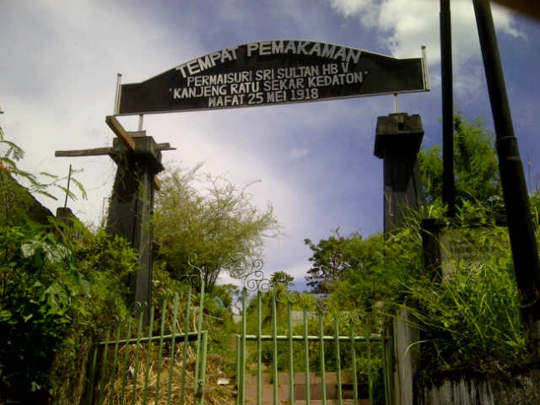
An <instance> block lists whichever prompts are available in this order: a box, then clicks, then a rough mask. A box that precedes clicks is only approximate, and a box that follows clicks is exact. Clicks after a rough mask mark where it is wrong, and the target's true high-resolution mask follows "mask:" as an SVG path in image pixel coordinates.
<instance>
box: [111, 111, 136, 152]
mask: <svg viewBox="0 0 540 405" xmlns="http://www.w3.org/2000/svg"><path fill="white" fill-rule="evenodd" d="M105 122H106V123H107V125H108V126H109V128H111V129H112V131H113V132H114V134H115V135H116V136H117V137H118V139H120V142H122V143H123V144H124V146H125V147H126V148H128V149H129V150H131V151H133V152H134V151H135V141H134V140H133V138H132V137H131V135H129V134H128V133H127V131H126V130H125V129H124V127H123V126H122V125H121V124H120V123H119V122H118V120H117V119H116V117H113V116H112V115H107V117H106V118H105Z"/></svg>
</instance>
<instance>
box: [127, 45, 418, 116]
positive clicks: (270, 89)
mask: <svg viewBox="0 0 540 405" xmlns="http://www.w3.org/2000/svg"><path fill="white" fill-rule="evenodd" d="M424 64H425V61H424V60H423V59H422V58H412V59H396V58H392V57H389V56H384V55H379V54H375V53H371V52H366V51H363V50H359V49H354V48H348V47H345V46H339V45H333V44H328V43H322V42H312V41H298V40H275V41H264V42H252V43H249V44H244V45H239V46H235V47H233V48H227V49H223V50H220V51H216V52H213V53H210V54H208V55H205V56H202V57H200V58H197V59H193V60H192V61H189V62H187V63H184V64H182V65H180V66H177V67H175V68H173V69H171V70H168V71H166V72H164V73H162V74H160V75H158V76H155V77H153V78H151V79H148V80H146V81H144V82H142V83H132V84H123V85H121V86H120V102H119V105H118V111H117V114H118V115H129V114H147V113H157V112H173V111H193V110H206V109H217V108H236V107H251V106H263V105H271V104H283V103H298V102H305V101H317V100H328V99H335V98H346V97H360V96H368V95H377V94H394V93H405V92H416V91H426V90H428V89H427V88H426V81H427V79H426V73H425V72H426V70H425V65H424Z"/></svg>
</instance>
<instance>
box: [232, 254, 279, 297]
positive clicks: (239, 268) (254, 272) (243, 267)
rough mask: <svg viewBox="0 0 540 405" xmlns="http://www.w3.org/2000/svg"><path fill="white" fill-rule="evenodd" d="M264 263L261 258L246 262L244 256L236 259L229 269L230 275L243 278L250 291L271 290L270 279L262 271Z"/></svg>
mask: <svg viewBox="0 0 540 405" xmlns="http://www.w3.org/2000/svg"><path fill="white" fill-rule="evenodd" d="M263 266H264V263H263V261H262V260H261V259H254V260H252V261H251V262H246V260H245V259H244V258H242V259H238V260H234V261H233V265H232V266H231V267H230V269H229V275H230V276H231V277H232V278H234V279H237V280H241V281H242V283H243V285H244V289H245V290H246V291H248V292H267V291H269V290H270V280H269V279H267V278H265V274H264V272H263V271H262V268H263Z"/></svg>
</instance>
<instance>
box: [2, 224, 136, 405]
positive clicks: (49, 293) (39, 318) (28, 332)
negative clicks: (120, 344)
mask: <svg viewBox="0 0 540 405" xmlns="http://www.w3.org/2000/svg"><path fill="white" fill-rule="evenodd" d="M55 226H56V227H55V229H56V232H41V231H39V230H36V229H35V228H28V227H26V228H17V227H0V288H1V295H0V329H1V330H2V331H3V332H2V334H0V398H1V399H2V400H4V401H7V400H10V399H13V400H15V399H18V400H22V401H23V402H25V403H30V402H32V401H34V400H35V396H34V395H36V392H38V391H42V390H46V391H50V390H52V389H53V384H52V382H51V380H50V373H51V367H52V365H53V363H54V360H55V358H56V357H57V356H59V355H64V354H62V353H65V351H66V350H68V351H71V353H72V356H75V355H76V353H75V352H76V350H77V346H76V345H74V344H73V343H74V342H73V341H72V340H71V336H72V334H73V333H74V330H75V329H76V328H83V329H86V330H87V331H91V335H99V334H100V332H101V331H102V330H103V329H104V328H105V327H106V325H107V324H110V323H111V322H112V319H114V318H113V317H118V316H121V315H125V314H127V309H126V307H125V304H124V303H123V301H122V291H121V289H122V288H121V287H120V286H122V285H123V284H121V283H120V282H119V279H120V278H122V277H124V276H125V275H126V273H127V272H128V271H130V269H133V268H134V266H135V265H136V263H137V260H136V255H135V254H134V253H133V252H132V251H131V249H129V248H128V247H127V246H126V245H125V244H124V243H123V242H121V241H119V240H112V239H110V238H108V237H106V236H105V235H104V234H98V235H97V236H91V235H86V237H85V238H84V240H76V239H75V240H74V239H72V235H73V234H72V233H71V232H69V231H68V230H66V229H65V228H64V226H63V224H61V223H58V224H55ZM91 252H92V253H91ZM73 372H78V371H77V370H73ZM64 377H65V376H64ZM57 383H58V382H57ZM28 401H30V402H28Z"/></svg>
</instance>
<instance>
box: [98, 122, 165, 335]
mask: <svg viewBox="0 0 540 405" xmlns="http://www.w3.org/2000/svg"><path fill="white" fill-rule="evenodd" d="M129 135H130V136H131V137H132V138H133V140H134V141H135V150H134V151H131V150H128V148H126V147H125V146H124V144H123V143H122V142H120V140H119V139H115V140H114V143H113V148H112V150H111V151H110V153H109V155H110V156H111V158H112V159H113V160H114V161H115V162H116V164H117V165H118V169H117V171H116V177H115V180H114V188H113V194H112V197H111V201H110V204H109V214H108V218H107V231H108V232H109V233H110V234H113V235H119V236H122V237H123V238H125V239H127V240H128V241H129V242H130V243H131V246H132V247H133V248H135V249H137V250H138V251H139V269H138V271H137V272H136V273H135V274H131V275H130V279H129V287H130V290H131V301H132V304H134V305H135V308H136V311H138V309H137V308H140V309H142V310H143V311H144V314H143V316H144V323H145V324H146V323H147V322H148V317H149V310H150V303H151V289H152V227H151V224H150V219H151V216H152V207H153V199H154V184H153V179H154V176H155V175H156V174H157V173H159V172H160V171H162V170H163V165H162V164H161V151H160V149H159V148H158V145H157V144H156V142H155V141H154V139H153V138H152V137H150V136H146V131H138V132H129ZM138 313H140V312H138ZM136 314H137V313H136Z"/></svg>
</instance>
